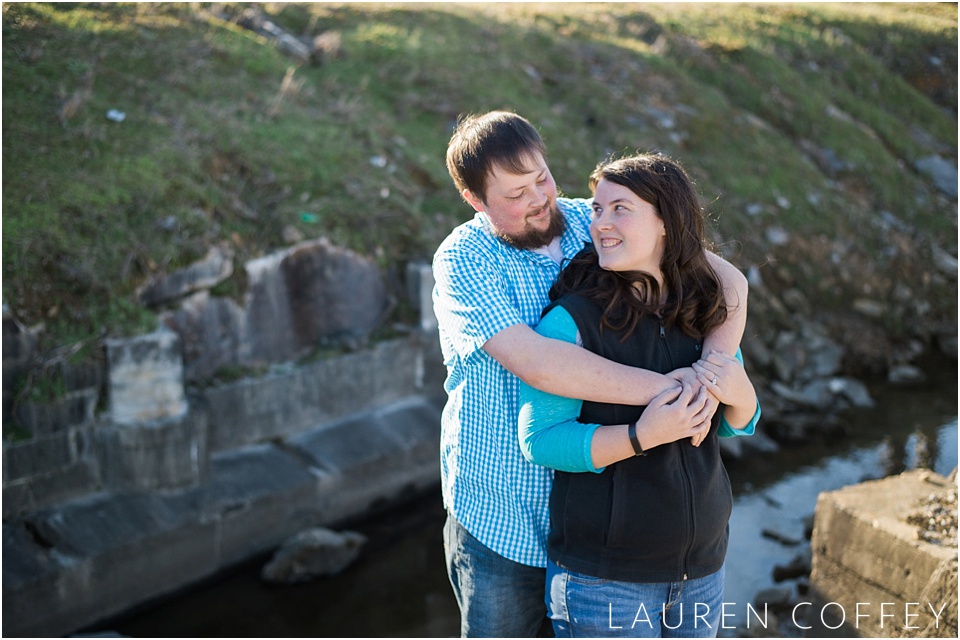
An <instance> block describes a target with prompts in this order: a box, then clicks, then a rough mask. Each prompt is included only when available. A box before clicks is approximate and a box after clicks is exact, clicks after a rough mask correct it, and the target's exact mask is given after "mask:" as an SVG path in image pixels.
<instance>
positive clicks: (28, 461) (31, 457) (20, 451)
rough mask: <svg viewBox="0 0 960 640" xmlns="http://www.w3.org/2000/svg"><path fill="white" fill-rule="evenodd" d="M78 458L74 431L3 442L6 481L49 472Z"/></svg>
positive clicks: (4, 476)
mask: <svg viewBox="0 0 960 640" xmlns="http://www.w3.org/2000/svg"><path fill="white" fill-rule="evenodd" d="M76 459H77V446H76V436H75V434H74V432H72V431H63V432H60V433H54V434H51V435H47V436H38V437H34V438H31V439H30V440H24V441H23V442H14V443H11V444H6V443H4V447H3V478H4V482H6V481H8V480H18V479H21V478H29V477H31V476H35V475H39V474H42V473H49V472H50V471H52V470H54V469H57V468H59V467H65V466H67V465H70V464H72V463H73V462H74V461H75V460H76Z"/></svg>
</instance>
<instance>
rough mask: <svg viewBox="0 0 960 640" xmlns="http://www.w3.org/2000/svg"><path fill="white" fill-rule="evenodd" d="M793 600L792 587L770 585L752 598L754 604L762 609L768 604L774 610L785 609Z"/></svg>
mask: <svg viewBox="0 0 960 640" xmlns="http://www.w3.org/2000/svg"><path fill="white" fill-rule="evenodd" d="M792 602H793V589H792V588H790V587H771V588H769V589H764V590H763V591H760V592H759V593H757V595H756V596H754V598H753V603H754V606H755V607H756V608H757V609H762V608H763V606H764V605H768V606H769V607H770V608H771V609H773V610H774V611H785V610H787V609H789V608H790V605H791V603H792Z"/></svg>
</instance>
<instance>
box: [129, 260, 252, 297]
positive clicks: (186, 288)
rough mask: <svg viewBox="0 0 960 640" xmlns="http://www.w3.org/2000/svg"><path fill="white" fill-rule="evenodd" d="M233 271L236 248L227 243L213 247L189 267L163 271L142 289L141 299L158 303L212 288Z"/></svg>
mask: <svg viewBox="0 0 960 640" xmlns="http://www.w3.org/2000/svg"><path fill="white" fill-rule="evenodd" d="M231 275H233V250H232V249H231V248H230V247H229V246H227V245H221V246H215V247H211V248H210V250H209V251H207V255H206V256H204V257H203V259H202V260H199V261H197V262H195V263H193V264H192V265H190V266H189V267H187V268H185V269H180V270H178V271H174V272H173V273H171V274H170V275H159V276H156V277H154V278H152V279H151V280H150V282H149V283H148V284H147V285H146V286H145V287H144V289H143V290H142V291H141V292H140V301H141V302H142V303H143V304H145V305H147V306H155V305H158V304H162V303H164V302H169V301H171V300H175V299H177V298H182V297H184V296H186V295H188V294H190V293H193V292H195V291H199V290H201V289H210V288H212V287H215V286H216V285H218V284H220V283H221V282H223V281H224V280H226V279H227V278H229V277H230V276H231Z"/></svg>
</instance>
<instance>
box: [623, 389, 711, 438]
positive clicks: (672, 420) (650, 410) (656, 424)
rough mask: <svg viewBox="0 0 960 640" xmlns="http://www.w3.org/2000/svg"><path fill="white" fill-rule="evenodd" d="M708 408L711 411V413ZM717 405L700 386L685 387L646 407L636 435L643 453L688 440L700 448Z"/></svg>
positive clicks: (663, 394)
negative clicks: (670, 443) (662, 445)
mask: <svg viewBox="0 0 960 640" xmlns="http://www.w3.org/2000/svg"><path fill="white" fill-rule="evenodd" d="M711 404H712V405H713V406H712V409H711ZM716 408H717V407H716V402H715V401H714V402H713V403H711V402H710V394H709V393H707V390H706V389H705V388H704V386H703V385H688V384H684V385H683V387H682V390H681V391H680V392H679V393H678V392H677V391H676V390H675V389H668V390H667V391H664V392H663V393H661V394H660V395H658V396H657V397H655V398H654V399H653V400H651V401H650V404H648V405H647V408H646V409H644V410H643V414H641V416H640V420H639V421H638V422H637V434H638V438H639V439H640V440H641V444H642V445H643V448H644V449H652V448H653V447H657V446H659V445H661V444H666V443H668V442H675V441H677V440H682V439H683V438H691V440H692V441H693V442H694V444H695V445H699V444H700V442H702V441H703V439H704V437H706V435H707V432H708V431H709V430H710V419H711V417H712V416H713V412H714V411H716Z"/></svg>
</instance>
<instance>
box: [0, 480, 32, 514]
mask: <svg viewBox="0 0 960 640" xmlns="http://www.w3.org/2000/svg"><path fill="white" fill-rule="evenodd" d="M36 508H37V504H36V503H35V502H34V501H33V495H32V494H31V493H30V482H29V481H28V480H17V481H16V482H4V483H3V521H4V522H6V521H8V520H13V519H15V518H18V517H20V516H22V515H25V514H28V513H30V512H31V511H33V510H34V509H36Z"/></svg>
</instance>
